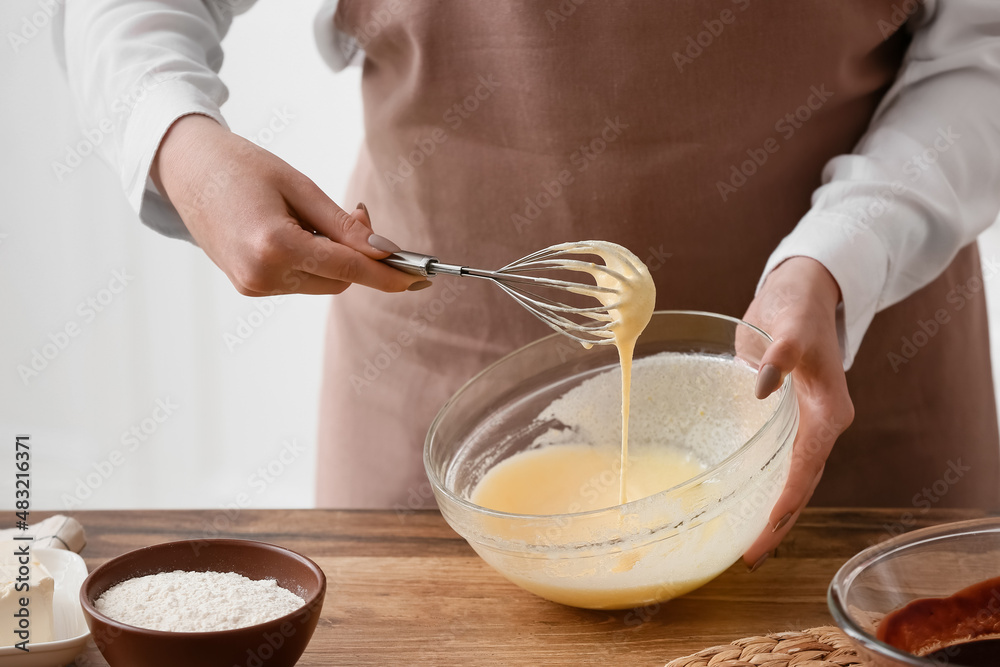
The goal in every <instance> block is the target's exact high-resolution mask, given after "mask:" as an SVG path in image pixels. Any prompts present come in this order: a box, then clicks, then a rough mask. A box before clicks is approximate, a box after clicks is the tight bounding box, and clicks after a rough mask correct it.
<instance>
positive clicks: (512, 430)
mask: <svg viewBox="0 0 1000 667" xmlns="http://www.w3.org/2000/svg"><path fill="white" fill-rule="evenodd" d="M769 342H770V339H769V338H768V336H767V335H766V334H765V333H764V332H762V331H760V330H759V329H756V328H754V327H752V326H750V325H749V324H746V323H745V322H742V321H740V320H737V319H734V318H730V317H726V316H722V315H715V314H710V313H698V312H682V311H662V312H657V313H655V314H654V315H653V318H652V320H651V321H650V323H649V325H648V326H647V327H646V330H645V331H644V332H643V334H642V337H641V338H640V339H639V342H638V345H637V347H636V354H635V358H636V376H635V378H634V384H633V418H632V421H631V428H632V430H633V431H636V430H639V429H638V428H637V426H641V425H637V423H636V407H635V406H636V390H637V386H638V385H637V384H636V383H638V382H640V379H641V373H640V372H639V369H640V367H641V365H642V363H643V359H644V358H646V357H650V356H652V355H655V354H658V353H661V352H681V353H694V354H703V355H713V357H714V358H715V359H716V361H718V360H722V361H724V362H725V363H734V364H745V365H748V366H750V367H751V368H753V369H757V367H758V364H759V361H760V358H761V355H762V354H763V352H764V350H765V349H766V348H767V345H768V344H769ZM617 368H618V358H617V352H616V350H615V348H614V347H611V346H599V347H595V348H593V349H590V350H586V349H583V347H581V346H580V345H578V344H576V343H574V342H573V341H571V340H569V339H568V338H566V337H564V336H561V335H559V334H554V335H552V336H549V337H547V338H543V339H541V340H539V341H536V342H535V343H532V344H530V345H527V346H525V347H523V348H521V349H519V350H517V351H515V352H513V353H511V354H510V355H508V356H506V357H504V358H503V359H501V360H500V361H498V362H497V363H495V364H493V365H492V366H490V367H489V368H487V369H486V370H484V371H483V372H481V373H480V374H479V375H477V376H476V377H474V378H473V379H472V380H470V381H469V382H468V383H466V385H465V386H464V387H462V388H461V389H460V390H459V391H458V392H457V393H456V394H455V395H454V396H453V397H452V398H451V399H450V400H449V401H448V403H446V404H445V406H444V407H443V408H442V409H441V411H440V412H439V413H438V415H437V417H436V418H435V420H434V422H433V424H432V425H431V428H430V431H429V432H428V434H427V440H426V443H425V447H424V465H425V467H426V470H427V475H428V478H429V479H430V482H431V485H432V488H433V490H434V494H435V496H436V498H437V502H438V506H439V507H440V509H441V513H442V514H443V516H444V518H445V519H446V520H447V522H448V523H449V524H450V525H451V527H452V528H453V529H454V530H455V531H456V532H458V533H459V534H460V535H461V536H462V537H464V538H465V539H466V540H467V541H468V542H469V544H470V545H471V546H472V547H473V548H474V549H475V550H476V552H477V553H478V554H479V555H480V556H481V557H482V558H483V560H485V561H486V562H487V563H489V564H490V565H491V566H493V567H494V568H495V569H496V570H498V571H499V572H500V573H501V574H503V575H504V576H506V577H507V578H508V579H510V580H511V581H513V582H514V583H516V584H518V585H519V586H521V587H523V588H525V589H527V590H529V591H531V592H533V593H536V594H538V595H540V596H542V597H545V598H548V599H550V600H554V601H556V602H561V603H564V604H569V605H573V606H578V607H589V608H595V609H625V608H630V607H636V606H639V605H644V604H650V603H654V602H660V601H663V600H667V599H670V598H673V597H677V596H678V595H683V594H684V593H686V592H688V591H690V590H693V589H694V588H697V587H698V586H701V585H702V584H704V583H706V582H708V581H709V580H711V579H713V578H714V577H716V576H717V575H718V574H720V573H721V572H723V571H724V570H726V569H727V568H728V567H729V566H730V565H732V564H733V563H734V562H735V561H736V560H738V559H739V558H740V556H741V555H742V554H743V552H744V551H745V550H746V549H747V548H748V547H749V546H750V544H751V543H752V542H753V541H754V540H755V539H756V537H757V536H758V535H759V534H760V532H761V531H762V530H763V529H764V527H765V525H766V523H767V517H768V514H769V513H770V510H771V508H772V507H773V505H774V501H775V500H776V499H777V496H778V494H779V493H780V491H781V489H782V488H783V486H784V483H785V480H786V478H787V475H788V467H789V459H790V454H791V449H792V441H793V440H794V437H795V432H796V429H797V427H798V405H797V402H796V400H795V394H794V390H793V387H792V380H791V377H788V378H786V379H785V381H784V384H783V386H782V387H781V388H780V389H779V390H778V391H777V392H775V394H774V395H773V396H772V398H771V399H770V400H771V403H769V404H768V405H769V406H774V407H773V409H764V410H763V411H761V410H760V409H759V408H758V412H757V413H755V415H754V418H753V419H750V418H748V419H745V420H743V421H744V422H745V423H743V424H742V429H743V430H744V431H745V433H746V437H742V436H741V437H739V438H736V439H734V441H733V442H732V443H731V444H729V445H726V447H724V448H723V447H720V446H718V444H719V443H718V442H717V443H716V446H715V447H714V449H713V451H712V457H711V460H706V461H703V463H705V464H706V465H708V466H709V467H708V469H707V470H705V471H704V472H703V473H701V474H699V475H697V476H696V477H693V478H691V479H688V480H686V481H684V482H683V483H681V484H678V485H676V486H674V487H672V488H670V489H667V490H665V491H663V492H661V493H658V494H656V495H653V496H649V497H647V498H643V499H640V500H636V501H632V502H629V503H627V504H624V505H619V506H616V507H611V508H607V509H602V510H595V511H590V512H581V513H576V514H562V515H554V516H552V515H549V516H542V515H538V516H534V515H521V514H508V513H504V512H496V511H493V510H489V509H486V508H483V507H479V506H477V505H475V504H474V503H472V502H471V501H470V498H471V496H472V491H473V489H475V487H476V485H477V484H478V482H479V481H480V480H481V479H482V477H483V475H484V474H485V473H486V472H487V471H488V470H490V468H492V467H493V466H495V465H496V464H498V463H499V462H501V461H503V460H505V459H507V458H508V457H510V456H512V455H514V454H516V453H518V452H521V451H524V450H526V449H528V448H530V447H531V446H532V445H533V443H535V441H536V439H537V438H538V437H539V436H540V435H541V434H543V433H545V432H547V431H549V430H550V429H552V428H557V429H558V428H564V425H562V424H553V423H552V420H551V419H548V420H546V419H539V415H541V413H542V412H543V411H544V410H545V408H546V407H548V406H549V405H550V404H551V403H552V402H553V401H554V400H555V399H557V398H559V397H560V396H563V395H564V394H565V393H566V392H567V391H569V390H571V389H573V388H574V387H577V386H579V385H580V384H581V383H583V382H584V381H586V380H588V379H591V378H594V377H595V376H598V375H600V374H602V373H609V372H610V373H616V372H617ZM745 376H746V377H748V378H749V379H748V381H747V382H746V383H745V384H744V385H741V386H740V387H739V391H738V392H736V393H739V394H740V396H739V399H740V401H742V402H743V404H744V405H747V406H751V407H753V405H752V404H751V403H749V402H748V399H747V396H749V400H752V401H756V399H755V398H753V380H754V378H755V374H753V373H749V374H745ZM727 388H728V385H727ZM718 390H719V386H718V385H713V384H712V383H711V382H703V383H701V384H700V385H699V386H691V387H687V386H685V388H684V393H683V397H684V400H680V401H677V400H673V401H671V402H670V403H669V404H666V403H667V402H664V403H665V404H663V405H658V404H657V405H655V406H654V408H652V409H654V410H655V411H658V412H657V414H659V415H665V416H667V417H671V418H672V417H676V418H677V420H679V422H680V423H690V417H691V415H690V414H682V413H684V412H685V411H691V410H699V407H698V406H708V407H707V408H705V409H707V410H709V411H711V409H712V408H711V406H712V405H713V404H715V403H719V402H720V399H719V398H718V397H717V396H716V395H714V394H712V392H716V393H718ZM699 392H701V394H703V395H700V394H699ZM612 394H613V395H612ZM608 400H609V401H611V402H612V404H614V403H613V402H614V401H618V403H617V406H619V407H620V400H621V398H620V394H618V393H617V392H611V391H609V397H608ZM646 400H656V399H655V397H646ZM726 400H729V401H730V403H728V404H727V405H729V406H730V407H731V406H732V405H735V403H733V402H732V401H734V400H735V399H733V398H732V397H729V398H728V399H726ZM722 403H725V400H723V401H722ZM682 404H683V405H682ZM613 414H614V415H615V417H617V418H618V419H619V420H620V416H618V415H619V409H618V407H616V408H615V409H614V411H613ZM761 414H762V415H763V416H761ZM701 415H702V416H704V410H701ZM708 416H709V417H712V416H713V415H711V414H709V415H708ZM722 417H725V418H728V419H733V420H735V421H736V422H739V421H740V419H742V415H736V416H734V415H733V414H732V413H731V411H730V413H727V415H721V416H720V418H722ZM685 419H688V422H684V420H685ZM657 423H660V422H657ZM619 433H620V431H619ZM655 433H656V437H657V438H658V437H659V431H655ZM665 440H666V438H665ZM722 440H723V438H721V437H720V438H719V441H720V442H721V441H722ZM655 446H664V447H680V448H685V447H688V448H690V453H691V454H693V455H694V456H695V457H697V458H700V457H701V456H702V455H703V454H704V452H700V451H698V450H697V447H696V446H694V445H692V444H691V443H685V442H684V441H683V438H680V439H679V440H678V438H676V437H674V438H671V439H670V441H669V442H666V441H664V442H663V443H659V442H657V443H655ZM616 483H617V482H616Z"/></svg>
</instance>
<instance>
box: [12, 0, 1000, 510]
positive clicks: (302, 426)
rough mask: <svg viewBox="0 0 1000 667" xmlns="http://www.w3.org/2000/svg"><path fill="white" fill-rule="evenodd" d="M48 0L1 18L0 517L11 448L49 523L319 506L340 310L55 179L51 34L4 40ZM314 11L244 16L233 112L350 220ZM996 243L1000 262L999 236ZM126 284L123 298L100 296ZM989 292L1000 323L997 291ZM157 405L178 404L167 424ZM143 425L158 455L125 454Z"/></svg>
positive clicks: (57, 101)
mask: <svg viewBox="0 0 1000 667" xmlns="http://www.w3.org/2000/svg"><path fill="white" fill-rule="evenodd" d="M40 1H41V0H5V2H3V4H2V5H0V32H2V33H3V35H4V39H3V43H2V44H0V91H2V93H0V94H2V102H0V128H2V133H3V135H2V144H0V150H2V153H0V155H2V157H0V195H2V196H0V206H2V207H3V212H4V214H3V215H2V216H0V317H2V323H0V507H9V506H11V505H12V504H13V494H12V491H11V486H12V477H13V475H12V472H11V471H12V459H13V453H12V450H13V444H12V443H13V440H14V435H15V434H16V433H30V434H31V436H32V442H33V447H34V459H33V463H34V470H33V475H34V505H35V507H36V508H39V509H41V508H48V509H81V508H82V509H100V508H113V507H157V508H167V507H219V506H224V505H227V504H231V503H234V502H235V499H236V498H237V496H238V495H239V494H241V493H245V494H246V495H247V497H249V498H250V499H251V502H252V505H251V506H253V507H309V506H311V505H312V503H313V494H314V491H315V483H314V468H315V463H314V457H315V433H316V413H317V402H318V392H319V381H320V377H319V371H320V368H321V341H322V336H323V329H324V318H325V314H326V305H327V303H328V299H327V298H326V297H304V296H293V297H286V298H285V299H284V300H282V301H281V302H279V303H275V302H271V303H270V304H267V305H265V306H263V307H264V310H265V311H266V310H268V306H269V307H270V308H271V310H272V312H270V315H269V316H268V317H264V316H263V313H261V311H260V310H258V309H257V306H258V305H259V304H262V303H263V302H261V301H258V300H253V299H249V298H246V297H242V296H240V295H239V294H237V293H236V291H235V290H234V289H233V288H232V287H231V285H230V284H229V282H228V280H227V279H226V278H225V277H224V276H223V275H222V273H221V272H220V271H218V270H217V269H216V268H215V267H214V266H213V265H212V264H211V263H210V262H209V261H208V260H207V259H206V258H205V257H204V255H203V254H202V253H201V252H200V251H199V250H197V249H196V248H194V247H192V246H190V245H188V244H186V243H184V242H179V241H173V240H169V239H166V238H163V237H160V236H158V235H156V234H155V233H153V232H151V231H149V230H147V229H146V228H145V227H143V226H142V225H141V224H140V223H139V222H138V220H137V218H136V216H135V215H134V214H133V213H132V211H131V210H130V209H129V207H128V206H127V204H126V202H125V199H124V196H123V195H122V194H121V191H120V188H119V184H118V181H117V179H116V178H115V177H114V175H113V173H112V172H111V170H110V169H109V168H108V167H107V166H106V165H105V164H104V163H102V162H101V161H100V159H98V158H96V157H94V156H90V157H88V158H85V159H84V160H83V162H82V164H81V165H80V166H79V167H78V168H76V169H75V170H74V171H73V172H72V173H70V174H69V175H67V176H65V177H64V178H63V179H62V180H61V181H60V180H59V178H58V177H57V176H56V174H55V173H54V171H53V167H52V164H53V162H54V161H60V162H63V161H65V159H66V152H67V149H68V148H69V147H72V146H75V145H77V144H78V143H79V142H80V141H81V140H82V139H83V135H82V133H81V129H80V128H79V126H78V125H77V122H76V117H75V114H74V112H73V110H72V107H71V103H70V99H69V95H68V91H67V88H66V85H65V81H64V78H63V75H62V73H61V71H60V70H59V68H58V66H57V65H56V62H55V59H54V56H53V51H52V32H51V27H50V26H49V25H45V26H43V27H42V28H41V29H39V30H38V31H37V32H38V34H37V36H34V37H33V38H31V40H30V41H29V43H28V44H27V45H25V46H23V47H21V48H20V50H19V51H17V52H15V50H14V49H13V48H12V47H11V45H10V44H9V42H8V37H7V35H8V33H9V32H11V31H14V32H18V33H19V32H21V30H22V28H23V21H24V20H25V19H26V18H27V20H28V21H31V20H32V17H33V15H36V20H37V17H38V16H44V14H39V12H40V11H41V10H40V5H39V2H40ZM83 1H86V0H83ZM318 4H319V3H318V0H283V1H280V2H279V1H278V0H262V1H261V2H260V3H258V5H257V6H256V7H255V8H254V9H252V10H251V11H250V12H249V13H247V14H245V15H243V16H240V17H237V18H236V20H235V22H234V25H233V28H232V30H231V32H230V34H229V36H228V37H227V38H226V41H225V47H226V62H225V66H224V67H223V70H222V75H223V78H224V80H225V81H226V82H227V84H228V85H229V88H230V93H231V97H230V101H229V102H228V103H227V104H226V105H225V106H224V108H223V112H224V113H225V115H226V117H227V119H228V121H229V123H230V125H231V127H232V128H233V130H234V131H236V132H238V133H239V134H242V135H243V136H247V137H251V138H254V137H256V138H258V139H260V140H261V142H262V143H265V140H266V139H267V138H268V137H267V135H266V134H264V135H261V131H262V130H263V129H264V128H266V127H267V125H268V123H269V121H270V120H271V119H272V117H273V116H274V115H275V112H276V110H278V111H279V112H280V113H282V114H291V115H292V116H294V119H293V120H292V122H291V123H289V125H288V127H287V128H286V129H284V130H283V131H281V132H280V133H279V134H277V135H275V136H273V138H272V139H271V140H270V141H269V142H266V147H267V148H268V149H269V150H271V151H273V152H275V153H276V154H278V155H279V156H280V157H282V158H283V159H284V160H286V161H287V162H289V163H290V164H292V165H293V166H295V167H296V168H298V169H299V170H301V171H303V172H304V173H305V174H307V175H309V176H310V177H311V178H313V179H314V180H315V181H316V182H317V183H319V185H320V186H321V187H322V188H323V189H324V190H325V191H326V192H327V193H328V194H330V195H331V196H332V197H333V198H334V199H335V200H337V201H338V202H339V203H340V204H341V205H342V206H346V207H350V208H353V206H354V204H355V203H356V202H345V201H342V200H341V199H340V197H341V194H342V192H343V190H344V188H345V185H346V182H347V177H348V175H349V172H350V168H351V166H352V164H353V161H354V155H355V152H356V150H357V146H358V144H359V143H360V141H361V136H362V129H361V128H362V125H361V100H360V91H359V79H360V73H359V70H358V69H357V68H352V69H350V70H348V71H347V72H344V73H341V74H337V75H334V74H333V73H331V72H330V71H329V70H327V69H326V67H325V66H324V65H323V63H322V61H321V60H320V58H319V56H318V55H317V52H316V49H315V46H314V43H313V37H312V19H313V13H314V12H315V10H316V8H317V6H318ZM42 23H44V20H42ZM981 243H982V245H983V254H984V256H985V257H990V256H998V257H1000V233H998V232H997V230H996V228H993V229H991V230H989V232H987V234H985V235H984V237H983V238H982V239H981ZM116 270H118V271H121V270H124V271H125V272H126V274H127V275H128V276H131V277H132V278H131V280H130V281H129V282H128V285H127V286H126V287H125V288H124V289H123V290H121V292H120V293H118V294H114V295H112V294H111V293H110V292H102V290H104V289H106V288H107V287H108V283H109V281H110V280H111V279H112V275H113V272H114V271H116ZM994 282H995V281H994ZM115 287H117V285H115ZM987 289H988V295H989V296H990V297H991V312H992V313H996V312H998V311H997V303H996V300H997V296H998V294H1000V289H997V285H995V284H989V283H987ZM102 296H103V297H105V299H107V297H111V298H110V302H109V303H108V304H107V305H106V306H101V307H102V311H101V312H99V313H98V312H96V311H94V316H93V319H92V320H91V319H90V316H89V315H87V314H86V306H84V310H83V311H81V310H79V304H80V303H81V302H85V301H86V299H88V298H96V299H99V298H101V297H102ZM254 313H257V314H256V315H255V314H254ZM241 319H242V320H244V321H247V323H248V324H249V323H250V322H251V321H252V322H253V323H259V326H257V327H255V328H253V329H252V334H251V335H250V336H249V338H247V339H246V341H245V342H243V343H242V344H240V345H237V346H235V347H234V348H233V349H232V350H230V347H229V346H227V344H226V341H225V339H224V336H225V334H227V333H228V334H232V335H234V336H238V335H239V334H240V333H243V334H245V333H246V332H247V331H248V329H246V328H244V329H243V330H242V331H238V327H239V326H240V321H241ZM992 319H993V320H994V331H997V332H1000V324H998V323H996V321H995V320H996V317H993V318H992ZM68 323H69V324H71V325H72V324H74V323H75V324H76V325H77V326H78V327H79V334H78V335H77V336H75V337H73V338H71V339H68V343H67V344H66V345H65V347H64V348H63V349H58V352H57V354H55V356H54V358H53V359H51V360H47V367H46V368H45V369H44V370H42V371H41V372H40V373H39V374H38V375H37V377H31V378H30V379H29V380H28V382H27V383H25V382H24V381H23V380H22V378H21V377H20V375H19V373H18V370H17V367H18V366H19V365H24V366H26V367H30V365H31V359H32V354H33V351H35V350H38V351H40V352H41V351H42V349H43V346H45V345H46V344H50V343H51V339H50V335H52V336H55V338H57V339H58V338H60V336H59V335H58V334H59V332H61V331H64V330H65V327H66V325H67V324H68ZM997 338H998V337H997V336H994V352H993V356H994V358H998V354H1000V351H998V348H997V342H996V341H997ZM53 345H54V344H53ZM54 349H57V348H53V347H51V346H50V347H49V348H48V352H50V353H51V352H52V351H53V350H54ZM157 401H163V402H164V403H166V404H168V405H176V406H177V407H176V408H172V412H173V414H171V415H170V416H169V417H167V418H166V419H165V420H164V421H163V422H162V423H157V422H155V421H154V420H153V419H152V418H153V416H154V415H158V416H160V417H163V416H164V413H163V412H162V411H161V412H159V413H156V412H155V408H156V405H157ZM133 427H134V428H137V429H139V432H140V433H142V437H143V440H139V439H138V438H135V439H129V438H126V439H125V441H124V442H123V435H124V434H126V433H127V432H128V431H129V430H130V429H132V428H133ZM144 427H145V429H146V432H143V430H142V429H143V428H144ZM288 443H291V444H292V445H293V446H291V447H290V446H289V444H288ZM129 445H131V449H130V446H129ZM114 451H118V452H120V457H119V458H117V459H115V460H114V461H112V460H111V458H110V457H111V456H112V453H113V452H114ZM283 451H284V456H283V458H284V461H282V460H281V459H280V458H279V456H281V455H282V452H283ZM268 468H270V471H268ZM261 469H263V474H261Z"/></svg>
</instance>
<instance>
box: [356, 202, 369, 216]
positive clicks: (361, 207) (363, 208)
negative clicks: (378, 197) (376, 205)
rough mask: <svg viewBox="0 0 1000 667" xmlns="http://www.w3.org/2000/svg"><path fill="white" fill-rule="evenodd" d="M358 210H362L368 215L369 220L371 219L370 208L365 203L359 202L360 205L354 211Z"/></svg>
mask: <svg viewBox="0 0 1000 667" xmlns="http://www.w3.org/2000/svg"><path fill="white" fill-rule="evenodd" d="M358 209H361V210H362V211H364V212H365V215H367V216H368V217H369V218H371V216H370V215H368V207H367V206H365V203H364V202H363V201H359V202H358V205H357V206H355V207H354V210H358Z"/></svg>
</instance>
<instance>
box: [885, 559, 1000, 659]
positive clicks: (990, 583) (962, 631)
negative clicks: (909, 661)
mask: <svg viewBox="0 0 1000 667" xmlns="http://www.w3.org/2000/svg"><path fill="white" fill-rule="evenodd" d="M876 636H877V637H878V638H879V639H880V640H882V641H884V642H885V643H886V644H889V645H891V646H895V647H896V648H898V649H900V650H902V651H906V652H908V653H912V654H913V655H917V656H924V657H927V658H931V659H935V660H937V661H938V662H941V663H942V664H949V665H955V666H956V667H958V666H959V665H961V667H980V666H981V665H988V666H989V667H998V666H1000V577H996V578H994V579H988V580H986V581H982V582H980V583H978V584H973V585H972V586H969V587H968V588H963V589H962V590H960V591H959V592H957V593H955V594H954V595H952V596H950V597H946V598H921V599H919V600H914V601H913V602H910V603H909V604H907V605H906V606H905V607H902V608H900V609H897V610H896V611H894V612H892V613H891V614H888V615H887V616H886V617H885V618H883V619H882V622H881V623H879V626H878V632H877V635H876Z"/></svg>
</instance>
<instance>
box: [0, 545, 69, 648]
mask: <svg viewBox="0 0 1000 667" xmlns="http://www.w3.org/2000/svg"><path fill="white" fill-rule="evenodd" d="M16 550H17V546H15V545H14V544H13V543H11V542H6V543H4V542H0V646H14V645H16V644H18V643H20V642H22V641H24V637H22V636H19V635H18V634H17V631H18V630H20V629H21V628H19V627H18V621H19V618H18V617H17V616H16V614H19V613H22V612H21V610H22V606H21V600H22V598H27V600H28V606H27V609H28V621H29V626H28V632H29V633H30V635H29V643H28V645H27V646H28V647H29V648H30V647H31V646H33V645H37V644H41V643H42V642H50V641H53V640H54V639H55V631H54V627H53V626H54V623H53V620H52V595H53V593H54V592H55V581H53V579H52V575H51V574H49V571H48V570H46V569H45V566H44V565H42V564H41V563H39V562H38V560H37V559H35V557H34V556H32V557H31V562H30V565H29V575H28V579H27V583H28V585H29V587H30V591H24V590H18V588H19V587H20V588H22V589H23V588H24V583H25V581H24V577H23V575H22V574H21V571H20V568H21V563H20V562H19V560H18V557H17V555H15V552H16Z"/></svg>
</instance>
